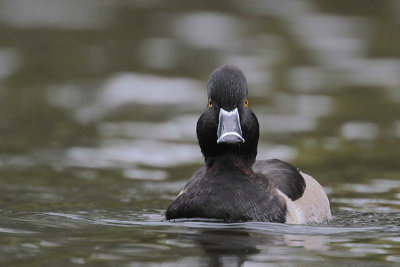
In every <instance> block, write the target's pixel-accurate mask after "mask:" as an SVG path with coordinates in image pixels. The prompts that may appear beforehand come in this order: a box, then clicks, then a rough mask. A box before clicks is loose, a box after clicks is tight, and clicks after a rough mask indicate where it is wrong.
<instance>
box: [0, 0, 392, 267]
mask: <svg viewBox="0 0 400 267" xmlns="http://www.w3.org/2000/svg"><path fill="white" fill-rule="evenodd" d="M399 18H400V3H399V1H396V0H385V1H369V0H362V1H361V0H357V1H351V2H350V1H338V0H335V1H333V0H332V1H311V0H298V1H289V0H280V1H261V0H260V1H257V0H255V1H235V0H231V1H214V2H207V1H206V2H204V1H191V2H190V3H189V2H185V1H163V0H159V1H125V0H115V1H94V0H93V1H92V0H89V1H75V0H74V1H62V0H39V1H24V0H0V265H5V266H15V265H37V266H54V265H56V264H60V265H73V264H76V265H78V264H90V265H96V266H98V265H100V266H103V265H106V266H116V265H132V266H153V265H154V266H155V265H162V266H266V265H267V266H268V264H269V265H273V266H275V265H282V266H292V265H293V266H297V265H299V266H309V265H321V264H323V265H324V266H325V265H327V266H333V265H338V264H340V265H356V266H397V265H399V263H400V234H399V232H400V165H399V155H400V105H399V104H400V75H399V74H400V46H399V44H400V19H399ZM226 63H230V64H235V65H237V66H239V67H240V68H241V69H242V70H243V71H244V73H245V74H246V76H247V79H248V84H249V101H250V105H251V107H252V109H253V110H254V112H255V113H256V114H257V116H258V119H259V122H260V128H261V129H260V131H261V138H260V143H259V154H258V158H259V159H268V158H280V159H283V160H286V161H289V162H291V163H293V164H294V165H295V166H297V167H299V168H300V169H301V170H303V171H305V172H307V173H310V174H312V175H313V176H314V177H316V178H317V180H318V181H319V182H320V183H321V184H322V185H323V186H324V188H325V190H326V192H327V193H328V196H329V199H330V201H331V206H332V213H333V219H332V221H330V222H329V223H327V224H322V225H306V226H305V225H282V224H273V223H258V222H249V223H236V224H225V223H221V222H216V221H196V220H192V221H175V222H167V221H165V220H164V214H165V212H164V211H165V209H166V208H167V206H168V205H169V203H171V201H172V200H173V199H174V197H175V196H176V195H177V194H178V192H179V191H180V190H181V189H182V187H183V186H184V184H185V182H186V181H187V179H188V178H189V177H190V176H191V175H192V174H193V173H194V171H195V170H197V169H198V168H199V167H200V166H201V165H202V162H203V159H202V156H201V153H200V149H199V148H198V145H197V140H196V134H195V127H196V122H197V119H198V117H199V115H200V114H201V112H202V110H203V108H204V107H205V106H206V104H207V97H206V89H205V88H206V82H207V79H208V75H209V73H210V72H211V71H212V70H213V69H215V68H216V67H217V66H219V65H222V64H226Z"/></svg>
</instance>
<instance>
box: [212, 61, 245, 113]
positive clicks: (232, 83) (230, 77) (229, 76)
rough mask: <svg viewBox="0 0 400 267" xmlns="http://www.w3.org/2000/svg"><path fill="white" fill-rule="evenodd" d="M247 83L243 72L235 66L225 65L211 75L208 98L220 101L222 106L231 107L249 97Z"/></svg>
mask: <svg viewBox="0 0 400 267" xmlns="http://www.w3.org/2000/svg"><path fill="white" fill-rule="evenodd" d="M247 91H248V89H247V82H246V77H245V76H244V74H243V72H242V71H241V70H240V69H239V68H237V67H235V66H233V65H223V66H221V67H219V68H218V69H216V70H214V71H213V72H212V73H211V74H210V79H209V80H208V84H207V93H208V98H210V99H219V100H220V101H222V103H221V105H224V104H225V105H227V106H230V105H231V104H232V103H231V102H234V101H236V102H237V100H244V99H245V98H246V97H247Z"/></svg>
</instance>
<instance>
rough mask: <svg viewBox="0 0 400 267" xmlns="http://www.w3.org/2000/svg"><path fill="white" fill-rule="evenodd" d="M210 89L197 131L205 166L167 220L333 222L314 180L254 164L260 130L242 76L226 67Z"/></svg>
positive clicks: (282, 167) (289, 169) (285, 168)
mask: <svg viewBox="0 0 400 267" xmlns="http://www.w3.org/2000/svg"><path fill="white" fill-rule="evenodd" d="M207 87H208V105H207V107H206V110H205V111H204V112H203V114H202V115H201V116H200V118H199V120H198V122H197V129H196V132H197V139H198V141H199V145H200V148H201V152H202V153H203V155H204V158H205V163H206V165H205V166H204V167H202V168H201V169H199V170H198V171H197V172H196V173H195V174H194V175H193V176H192V178H190V180H189V181H188V182H187V184H186V185H185V187H184V189H183V190H182V191H181V192H180V193H179V195H178V196H177V197H176V199H175V201H174V202H173V203H172V204H171V205H170V206H169V207H168V209H167V212H166V219H167V220H171V219H178V218H207V219H217V220H222V221H227V222H243V221H266V222H280V223H291V224H302V223H311V222H317V223H319V222H322V221H325V220H328V219H330V217H331V211H330V206H329V200H328V197H327V196H326V194H325V192H324V190H323V188H322V187H321V185H320V184H319V183H318V182H317V181H316V180H314V178H312V177H311V176H309V175H307V174H304V173H302V172H300V171H299V170H297V169H296V168H295V167H293V166H292V165H290V164H289V163H286V162H284V161H281V160H277V159H273V160H258V161H255V159H256V155H257V144H258V138H259V126H258V121H257V117H256V116H255V114H254V113H253V111H252V110H251V109H250V107H249V106H248V100H247V82H246V77H245V76H244V74H243V72H242V71H241V70H239V69H238V68H237V67H235V66H230V65H226V66H222V67H220V68H218V69H216V70H214V71H213V72H212V73H211V75H210V79H209V81H208V84H207Z"/></svg>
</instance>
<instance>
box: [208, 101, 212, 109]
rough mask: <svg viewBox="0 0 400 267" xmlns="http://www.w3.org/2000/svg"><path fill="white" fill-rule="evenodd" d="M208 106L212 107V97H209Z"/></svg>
mask: <svg viewBox="0 0 400 267" xmlns="http://www.w3.org/2000/svg"><path fill="white" fill-rule="evenodd" d="M208 106H209V107H210V108H211V107H212V101H211V99H208Z"/></svg>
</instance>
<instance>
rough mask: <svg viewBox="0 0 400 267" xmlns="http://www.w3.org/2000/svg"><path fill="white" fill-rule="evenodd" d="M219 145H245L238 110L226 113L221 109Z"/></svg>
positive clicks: (218, 131)
mask: <svg viewBox="0 0 400 267" xmlns="http://www.w3.org/2000/svg"><path fill="white" fill-rule="evenodd" d="M217 137H218V139H217V143H218V144H220V143H229V144H234V143H244V138H243V137H242V128H241V126H240V117H239V112H238V109H237V108H235V109H234V110H232V111H226V110H224V109H222V108H221V110H220V112H219V123H218V130H217Z"/></svg>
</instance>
